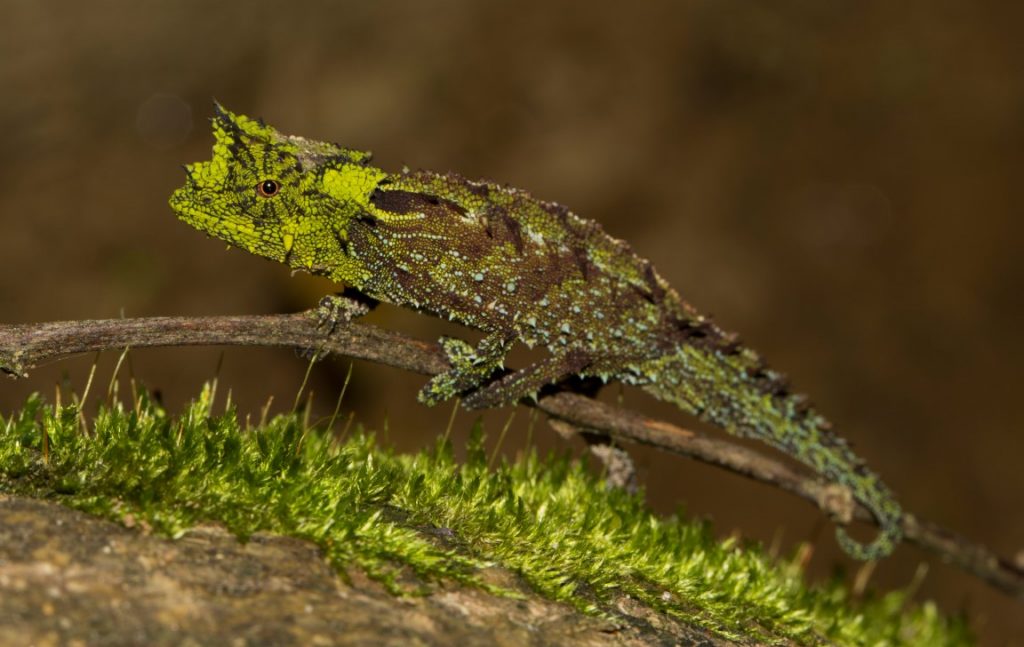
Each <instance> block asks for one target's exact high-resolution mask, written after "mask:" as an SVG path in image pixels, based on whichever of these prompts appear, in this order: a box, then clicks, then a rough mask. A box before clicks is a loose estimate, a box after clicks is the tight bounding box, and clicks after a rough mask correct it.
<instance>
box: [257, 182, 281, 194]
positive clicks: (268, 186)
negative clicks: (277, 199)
mask: <svg viewBox="0 0 1024 647" xmlns="http://www.w3.org/2000/svg"><path fill="white" fill-rule="evenodd" d="M280 190H281V185H280V184H278V183H277V180H263V181H262V182H260V183H259V184H257V185H256V192H257V193H259V194H260V195H261V196H263V197H264V198H272V197H274V196H275V195H277V192H278V191H280Z"/></svg>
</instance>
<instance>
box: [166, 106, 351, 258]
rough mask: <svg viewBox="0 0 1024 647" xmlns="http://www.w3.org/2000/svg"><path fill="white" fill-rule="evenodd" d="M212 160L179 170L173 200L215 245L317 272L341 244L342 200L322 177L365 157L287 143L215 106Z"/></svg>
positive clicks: (315, 144) (268, 129)
mask: <svg viewBox="0 0 1024 647" xmlns="http://www.w3.org/2000/svg"><path fill="white" fill-rule="evenodd" d="M214 108H215V115H214V117H213V119H212V120H211V121H212V124H213V135H214V139H215V142H214V146H213V156H212V158H211V159H210V160H209V161H207V162H197V163H195V164H189V165H187V166H185V172H186V174H187V176H188V180H187V182H186V183H185V186H183V187H181V188H179V189H178V190H176V191H175V192H174V193H173V195H171V199H170V205H171V208H172V209H173V210H174V211H175V213H177V214H178V217H179V218H180V219H181V220H183V221H185V222H187V223H188V224H190V225H192V226H193V227H195V228H196V229H198V230H200V231H202V232H204V233H206V234H207V235H209V236H212V237H214V238H219V239H221V240H224V241H226V242H228V243H229V244H231V245H233V246H235V247H239V248H241V249H245V250H247V251H249V252H251V253H253V254H257V255H259V256H264V257H266V258H269V259H272V260H275V261H278V262H281V263H286V264H288V265H290V266H292V267H294V268H298V269H305V270H310V271H314V272H315V271H319V270H321V268H323V267H327V266H329V265H330V260H331V259H330V256H331V255H333V254H337V253H338V251H337V250H338V245H337V237H338V236H344V221H343V220H342V219H340V218H339V217H338V215H339V214H341V213H345V212H346V211H351V207H349V208H348V209H345V208H344V207H345V206H346V205H344V204H342V203H343V202H344V200H340V201H339V199H338V197H336V196H334V195H332V194H331V193H330V192H329V191H325V190H323V187H324V182H325V175H326V174H327V173H328V172H336V171H334V169H340V168H344V167H345V166H346V165H358V166H363V165H365V161H366V160H368V159H369V154H368V153H362V152H358V151H351V150H348V149H343V148H341V147H339V146H336V145H334V144H327V143H323V142H315V141H311V140H306V139H303V138H301V137H290V136H287V135H283V134H281V133H279V132H278V131H277V130H276V129H274V128H272V127H271V126H268V125H266V124H264V123H263V122H262V121H260V120H255V119H251V118H249V117H246V116H244V115H235V114H233V113H231V112H229V111H228V110H226V109H224V108H223V107H221V106H220V105H219V104H217V103H215V104H214Z"/></svg>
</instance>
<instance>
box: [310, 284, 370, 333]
mask: <svg viewBox="0 0 1024 647" xmlns="http://www.w3.org/2000/svg"><path fill="white" fill-rule="evenodd" d="M375 305H377V302H376V301H374V300H373V299H370V298H369V297H367V296H365V295H362V294H359V293H357V292H350V291H345V292H343V293H342V294H328V295H327V296H325V297H324V298H322V299H320V303H319V304H318V305H317V308H316V318H317V320H316V327H317V329H318V330H323V331H325V333H326V334H327V335H330V334H331V333H333V332H334V330H335V329H336V328H337V327H338V326H339V325H340V324H343V323H348V322H350V321H352V320H353V319H356V318H358V317H362V316H363V315H365V314H367V313H368V312H370V310H372V309H373V307H374V306H375Z"/></svg>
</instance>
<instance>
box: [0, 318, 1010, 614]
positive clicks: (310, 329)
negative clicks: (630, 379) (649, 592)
mask: <svg viewBox="0 0 1024 647" xmlns="http://www.w3.org/2000/svg"><path fill="white" fill-rule="evenodd" d="M317 323H318V315H317V311H315V310H313V311H307V312H300V313H296V314H288V315H265V316H236V317H151V318H141V319H107V320H94V321H65V322H51V323H41V324H21V325H0V370H3V371H4V372H6V373H9V374H11V375H14V376H23V375H25V374H26V373H27V371H28V370H30V369H32V368H34V367H36V366H39V365H40V364H44V363H47V362H50V361H54V360H57V359H62V358H65V357H68V356H71V355H76V354H80V353H86V352H93V351H101V350H112V349H120V348H125V347H133V348H138V347H146V346H205V345H232V346H280V347H290V348H295V347H298V348H304V349H309V350H316V351H322V352H327V353H332V354H337V355H346V356H349V357H356V358H359V359H365V360H369V361H372V362H377V363H380V364H385V365H387V366H392V367H395V368H400V369H404V370H407V371H414V372H416V373H421V374H424V375H435V374H437V373H440V372H441V371H444V370H445V369H446V368H447V367H448V363H447V361H446V360H445V357H444V355H443V353H442V352H441V350H440V348H438V347H437V345H436V344H433V343H426V342H423V341H420V340H416V339H412V338H409V337H406V336H404V335H400V334H398V333H394V332H390V331H387V330H382V329H380V328H376V327H374V326H369V325H364V324H358V323H342V324H339V325H338V326H337V327H336V328H335V330H334V332H333V333H332V334H331V335H330V336H329V337H328V336H325V334H324V331H323V330H322V329H320V328H318V326H317ZM522 404H524V405H527V406H534V407H536V408H538V409H540V410H541V411H543V412H544V413H546V414H548V415H549V416H552V417H553V418H556V419H559V420H563V421H565V422H568V423H570V424H572V425H574V426H577V427H582V428H587V429H594V430H598V431H602V432H605V433H607V434H608V435H610V436H612V437H613V438H615V439H616V440H620V441H632V442H637V443H641V444H644V445H650V446H652V447H657V448H659V449H662V450H665V451H670V452H674V453H677V454H681V455H683V456H688V457H690V458H694V459H696V460H699V461H702V462H704V463H710V464H712V465H718V466H720V467H724V468H725V469H728V470H730V471H732V472H735V473H737V474H742V475H743V476H746V477H748V478H751V479H754V480H756V481H760V482H762V483H769V484H771V485H774V486H776V487H778V488H781V489H783V490H786V491H787V492H791V493H793V494H796V495H797V496H799V497H801V498H803V499H805V500H807V501H809V502H811V503H813V504H814V505H815V506H817V507H818V508H819V509H820V510H822V511H824V512H826V513H827V514H829V515H830V516H832V517H835V518H839V519H840V520H843V519H849V518H850V517H851V516H852V517H854V518H856V519H858V520H861V521H866V522H869V523H870V522H873V521H874V518H873V517H872V516H871V514H870V513H869V512H868V511H867V510H866V509H865V508H863V507H861V506H860V505H858V504H855V503H851V501H850V500H849V497H846V498H843V497H837V496H835V494H836V492H835V490H834V487H835V486H830V485H828V484H823V483H821V482H820V481H818V480H816V479H815V478H814V477H810V476H807V475H806V474H804V473H802V472H800V471H798V470H796V469H794V468H792V467H790V466H788V465H786V464H785V463H783V462H780V461H778V460H776V459H773V458H770V457H767V456H764V455H762V454H760V453H758V452H756V451H753V450H751V449H748V448H746V447H743V446H740V445H737V444H735V443H733V442H729V441H728V440H720V439H716V438H712V437H709V436H706V435H704V434H700V433H697V432H694V431H690V430H687V429H683V428H681V427H678V426H676V425H673V424H671V423H668V422H663V421H660V420H654V419H651V418H648V417H646V416H643V415H641V414H639V413H636V412H634V411H630V410H626V409H621V408H618V407H613V406H610V405H607V404H604V403H601V402H598V401H596V400H592V399H590V398H587V397H583V396H580V395H575V394H572V393H565V392H562V393H556V394H553V395H548V396H545V397H542V398H541V399H540V401H539V402H526V401H524V402H523V403H522ZM903 532H904V534H905V537H906V539H907V540H908V541H910V542H912V543H915V544H917V545H918V546H921V547H922V548H925V549H927V550H930V551H932V552H934V553H936V554H937V555H939V556H940V557H941V558H942V559H943V560H944V561H947V562H951V563H953V564H956V565H957V566H958V567H960V568H961V569H963V570H964V571H967V572H968V573H971V574H972V575H974V576H976V577H978V578H980V579H981V580H984V581H985V582H987V583H988V584H989V585H991V586H993V587H994V588H996V589H998V590H1000V591H1003V592H1004V593H1007V594H1009V595H1010V596H1013V597H1016V598H1018V599H1024V568H1021V567H1020V566H1019V565H1016V564H1014V563H1013V562H1011V561H1010V560H1007V559H1003V558H1000V557H999V556H997V555H996V554H995V553H993V552H992V551H991V550H989V549H987V548H985V547H984V546H981V545H978V544H974V543H971V542H969V541H967V540H966V539H964V538H962V537H960V536H958V535H956V534H954V533H952V532H950V531H949V530H946V529H944V528H942V527H940V526H938V525H936V524H932V523H929V522H926V521H922V520H919V519H917V518H916V517H914V516H913V515H909V514H908V515H906V516H905V517H904V521H903Z"/></svg>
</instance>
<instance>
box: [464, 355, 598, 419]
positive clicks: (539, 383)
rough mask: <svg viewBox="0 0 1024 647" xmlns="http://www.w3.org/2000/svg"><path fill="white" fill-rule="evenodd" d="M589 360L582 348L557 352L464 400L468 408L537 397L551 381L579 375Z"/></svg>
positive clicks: (510, 402) (500, 404) (478, 407)
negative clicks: (561, 353)
mask: <svg viewBox="0 0 1024 647" xmlns="http://www.w3.org/2000/svg"><path fill="white" fill-rule="evenodd" d="M588 364H590V358H589V357H588V356H587V355H585V354H584V353H581V352H570V353H567V354H565V355H555V356H553V357H549V358H547V359H543V360H541V361H539V362H537V363H535V364H531V365H530V366H527V367H526V368H523V369H520V370H518V371H516V372H515V373H512V374H511V375H506V376H505V377H503V378H501V379H500V380H498V381H496V382H492V383H491V384H488V385H487V386H485V387H483V388H481V389H479V390H477V391H474V392H473V393H471V394H469V395H467V396H466V398H465V400H463V404H465V406H466V408H467V409H484V408H488V407H501V406H504V405H506V404H515V403H516V402H518V401H519V400H521V399H523V398H526V397H536V395H537V392H538V391H540V390H541V389H542V388H544V387H545V386H547V385H549V384H554V383H556V382H560V381H561V380H563V379H565V378H566V377H569V376H570V375H578V374H579V373H580V372H582V370H583V369H584V368H586V367H587V365H588Z"/></svg>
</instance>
